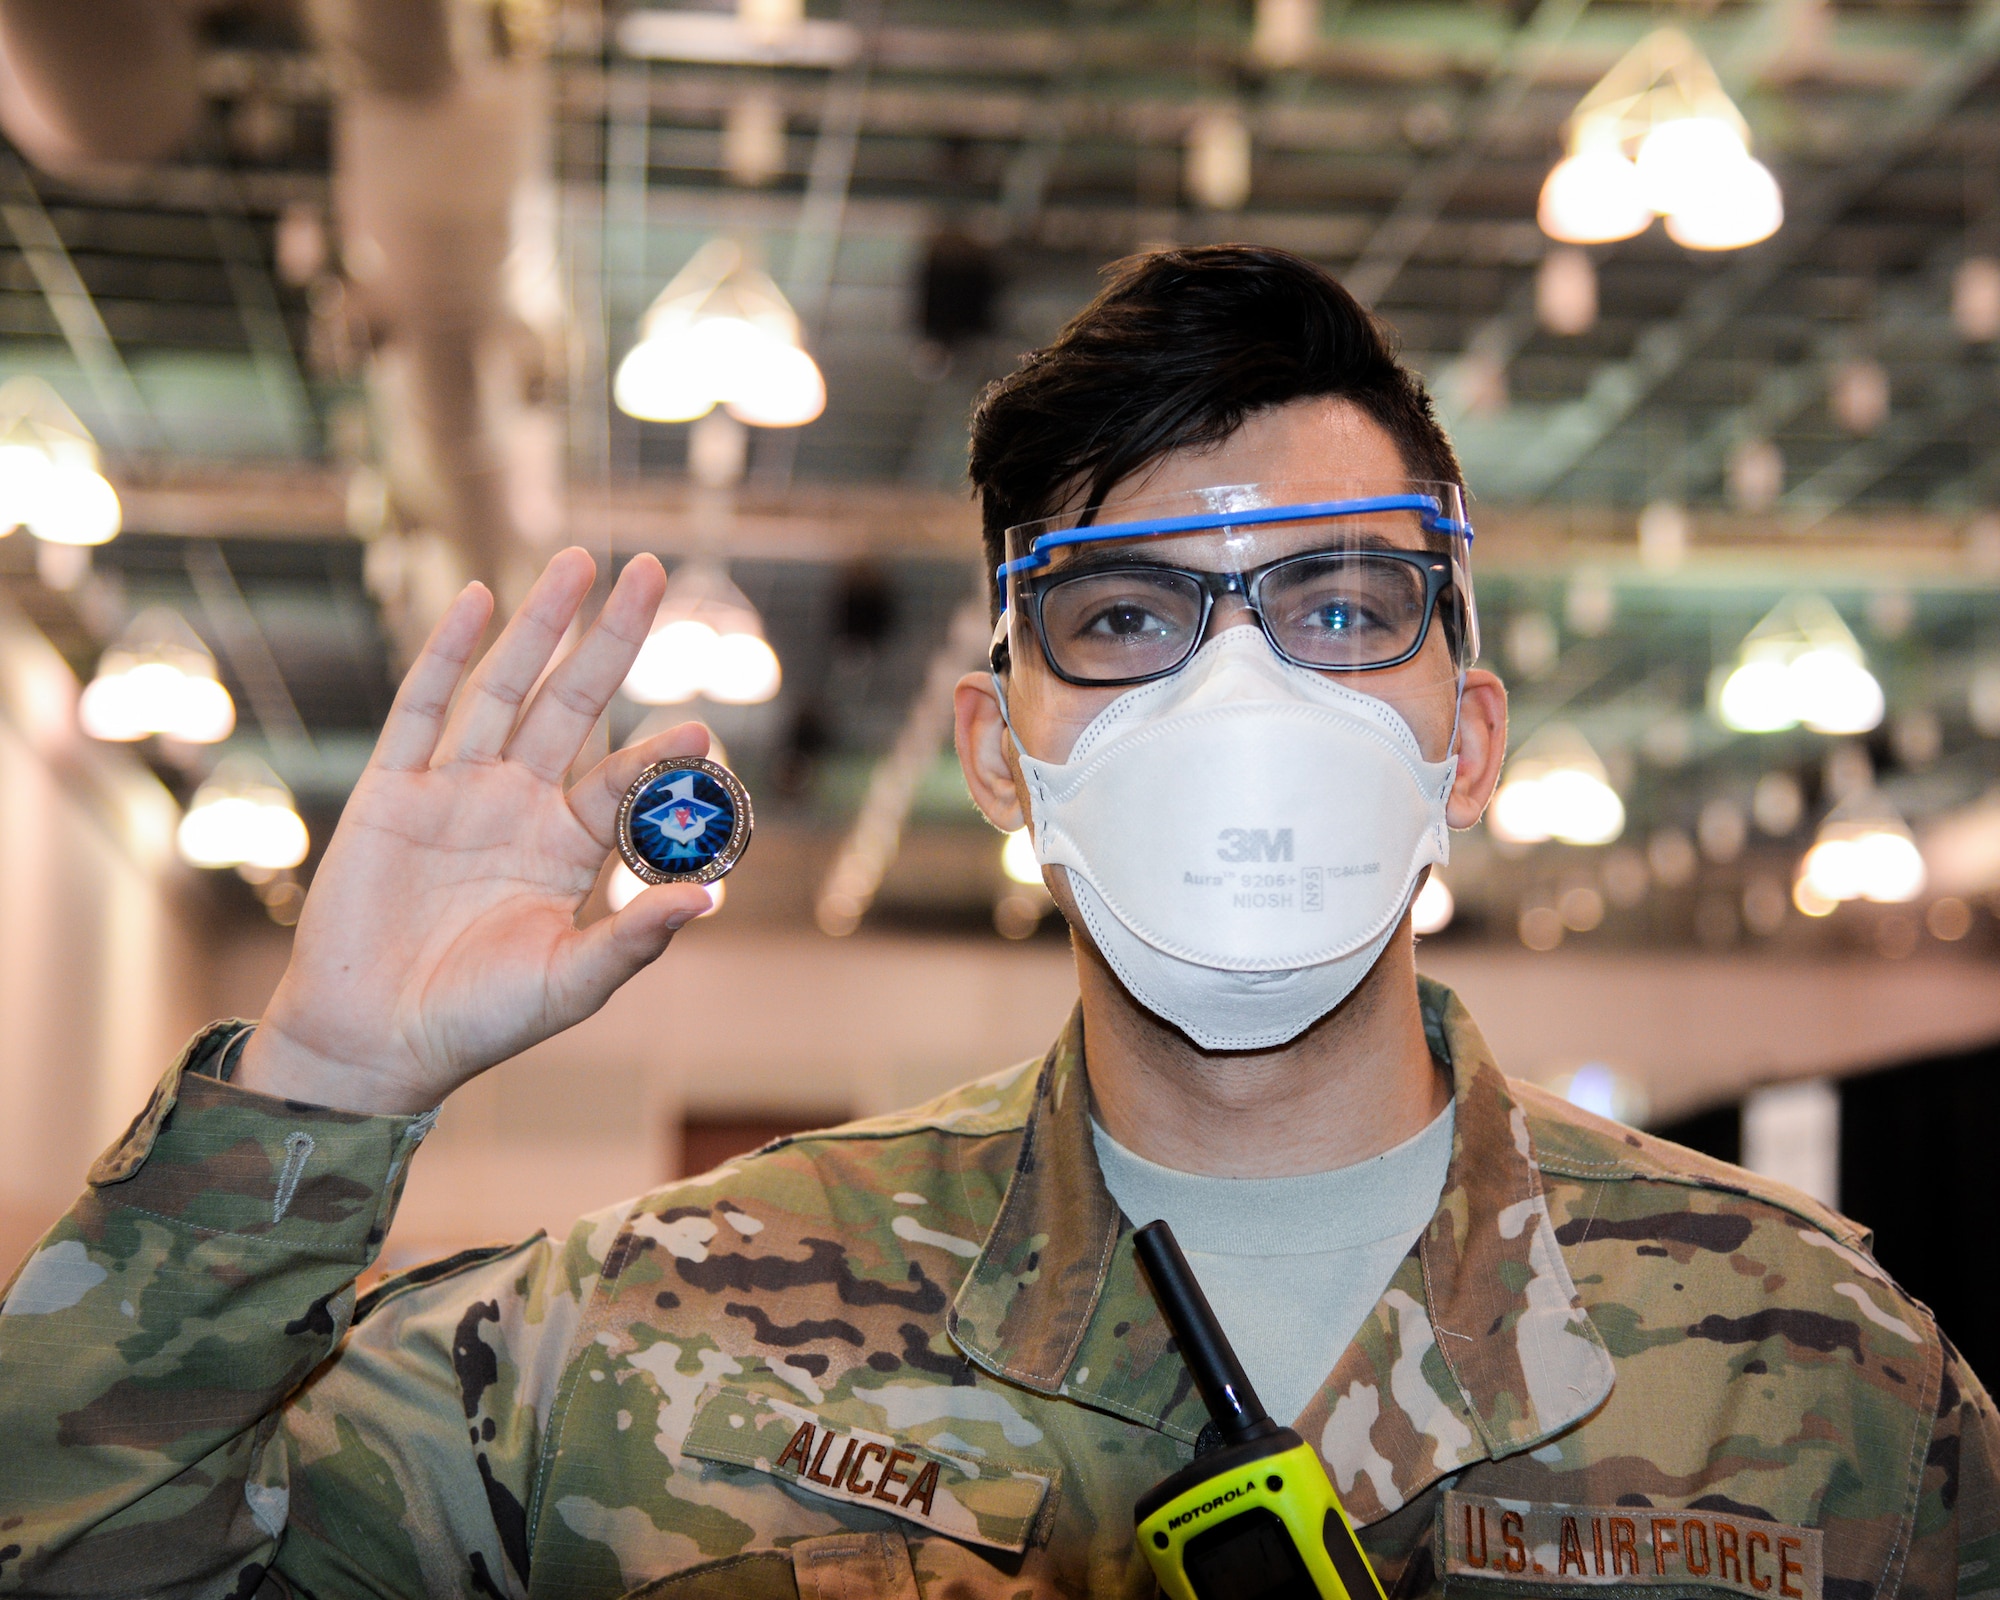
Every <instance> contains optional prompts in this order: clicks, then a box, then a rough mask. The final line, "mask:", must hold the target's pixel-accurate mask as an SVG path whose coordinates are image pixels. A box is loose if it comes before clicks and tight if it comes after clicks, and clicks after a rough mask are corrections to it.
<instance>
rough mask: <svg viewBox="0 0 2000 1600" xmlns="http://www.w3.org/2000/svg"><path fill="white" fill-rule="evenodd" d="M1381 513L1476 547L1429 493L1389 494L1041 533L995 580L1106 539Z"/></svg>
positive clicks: (1467, 530) (1464, 525) (1468, 530)
mask: <svg viewBox="0 0 2000 1600" xmlns="http://www.w3.org/2000/svg"><path fill="white" fill-rule="evenodd" d="M1378 511H1415V512H1417V513H1419V520H1420V521H1421V522H1422V524H1423V527H1424V531H1425V532H1426V533H1448V534H1452V535H1454V536H1457V537H1460V538H1463V539H1464V540H1465V542H1466V543H1467V544H1470V543H1471V542H1472V524H1471V523H1469V522H1461V521H1459V520H1458V519H1457V518H1455V517H1448V516H1446V515H1445V514H1444V502H1443V501H1442V500H1439V499H1438V498H1437V497H1436V496H1435V495H1428V494H1385V495H1375V496H1371V497H1369V498H1367V499H1362V500H1316V501H1311V502H1308V503H1305V504H1301V505H1289V506H1256V507H1253V508H1249V509H1246V510H1241V511H1204V512H1200V513H1198V514H1196V515H1194V516H1187V517H1155V518H1150V519H1144V520H1141V521H1138V522H1098V523H1087V524H1084V525H1082V526H1080V527H1075V528H1065V529H1062V530H1061V531H1060V532H1056V533H1044V534H1038V535H1037V536H1036V537H1035V539H1034V540H1033V542H1032V543H1030V544H1029V546H1028V553H1027V554H1026V555H1024V556H1021V557H1018V558H1017V559H1015V560H1013V561H1003V562H1001V563H1000V566H999V568H998V571H997V573H996V576H997V577H998V578H999V580H1000V586H1001V589H1002V590H1003V591H1004V590H1005V589H1006V586H1007V580H1008V579H1009V578H1012V577H1017V576H1019V575H1020V574H1022V573H1025V572H1038V571H1040V570H1041V569H1042V568H1043V567H1046V566H1047V565H1048V564H1049V552H1050V551H1052V550H1059V549H1062V548H1063V547H1064V546H1065V545H1073V544H1096V543H1099V542H1100V541H1102V540H1105V539H1144V538H1152V537H1161V536H1164V535H1167V534H1174V533H1205V532H1208V531H1209V530H1211V529H1214V528H1249V527H1257V526H1260V525H1263V524H1268V523H1277V522H1317V521H1320V520H1323V519H1324V518H1327V517H1362V516H1368V515H1370V514H1372V513H1374V512H1378Z"/></svg>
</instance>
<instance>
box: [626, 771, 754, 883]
mask: <svg viewBox="0 0 2000 1600" xmlns="http://www.w3.org/2000/svg"><path fill="white" fill-rule="evenodd" d="M752 825H753V822H752V818H751V814H750V791H749V790H748V789H746V788H744V787H743V783H742V780H741V779H739V778H738V777H737V776H736V774H735V773H733V772H731V771H730V770H729V769H728V768H727V767H725V766H721V765H719V764H718V763H716V762H713V761H705V760H703V759H702V758H701V757H700V756H679V757H677V758H675V759H674V760H671V761H656V762H654V763H653V765H651V766H650V767H648V768H647V769H646V770H645V771H644V772H642V773H640V774H639V776H638V779H637V780H636V781H635V782H634V783H633V785H632V787H631V788H629V789H627V790H626V791H625V798H624V799H623V800H622V801H620V802H619V805H618V854H619V855H620V856H621V857H623V858H624V862H625V865H626V866H628V867H630V868H631V869H632V873H633V876H635V877H637V878H639V879H640V880H641V881H642V882H645V883H713V882H714V881H715V880H716V879H717V878H719V877H721V876H722V875H723V874H724V873H725V872H727V871H728V870H729V869H730V868H731V867H733V866H735V865H736V863H737V862H738V861H739V860H741V859H742V857H743V852H744V851H745V850H747V849H749V848H750V831H751V827H752Z"/></svg>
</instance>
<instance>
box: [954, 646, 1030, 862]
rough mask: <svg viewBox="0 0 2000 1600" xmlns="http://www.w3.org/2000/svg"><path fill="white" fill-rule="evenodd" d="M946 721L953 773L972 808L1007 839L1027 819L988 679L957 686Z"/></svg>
mask: <svg viewBox="0 0 2000 1600" xmlns="http://www.w3.org/2000/svg"><path fill="white" fill-rule="evenodd" d="M952 715H953V736H954V742H955V743H956V744H957V745H958V767H959V771H961V772H963V773H964V774H965V787H966V788H967V789H968V790H970V791H971V793H972V801H973V804H974V805H976V806H978V807H979V809H980V811H981V812H982V813H984V815H985V817H986V820H987V821H988V822H990V823H992V824H993V826H994V827H996V828H998V829H999V830H1000V831H1001V832H1002V833H1012V832H1013V831H1014V830H1015V829H1016V828H1018V827H1020V826H1022V825H1023V823H1025V822H1026V821H1027V817H1026V815H1025V814H1024V813H1023V811H1022V809H1021V789H1020V784H1019V782H1018V781H1017V779H1016V776H1015V772H1014V763H1013V760H1012V756H1013V753H1014V752H1013V750H1012V748H1011V741H1010V740H1009V739H1008V736H1007V723H1006V720H1005V719H1004V718H1003V717H1002V716H1001V715H1000V694H999V691H998V690H997V689H995V688H994V687H993V675H992V674H991V673H987V672H968V673H967V674H966V675H965V676H964V677H962V678H960V679H959V680H958V687H957V688H955V689H954V690H952Z"/></svg>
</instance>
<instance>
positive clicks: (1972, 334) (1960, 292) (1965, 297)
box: [1951, 256, 2000, 344]
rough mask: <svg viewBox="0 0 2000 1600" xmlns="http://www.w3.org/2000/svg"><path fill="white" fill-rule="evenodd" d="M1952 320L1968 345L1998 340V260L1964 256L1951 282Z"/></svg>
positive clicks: (1999, 325)
mask: <svg viewBox="0 0 2000 1600" xmlns="http://www.w3.org/2000/svg"><path fill="white" fill-rule="evenodd" d="M1951 321H1952V326H1953V327H1955V328H1957V329H1958V336H1959V337H1960V338H1961V339H1964V340H1966V341H1967V342H1968V343H1971V344H1986V343H1988V342H1989V341H1991V340H1993V339H2000V261H1996V260H1995V259H1994V258H1993V257H1992V256H1967V257H1966V258H1965V259H1964V260H1963V261H1961V262H1959V264H1958V270H1957V271H1956V272H1955V273H1953V274H1952V279H1951Z"/></svg>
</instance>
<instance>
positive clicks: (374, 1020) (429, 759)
mask: <svg viewBox="0 0 2000 1600" xmlns="http://www.w3.org/2000/svg"><path fill="white" fill-rule="evenodd" d="M564 560H565V558H558V562H556V563H551V567H550V571H549V573H548V574H547V575H545V576H544V579H543V581H542V583H541V584H538V585H537V587H536V591H535V593H534V594H531V595H530V597H529V599H528V601H527V602H526V603H525V604H524V605H523V607H522V610H521V613H520V614H519V615H518V616H517V617H516V619H515V621H514V623H513V624H511V625H510V626H509V628H508V630H507V632H506V633H505V634H503V635H502V637H501V639H500V640H499V642H498V643H496V644H495V646H494V648H493V650H492V651H491V652H490V653H489V655H488V657H487V659H486V661H485V662H484V663H482V665H481V667H480V669H479V672H478V673H476V674H475V675H474V677H473V679H472V681H471V683H470V684H469V685H468V686H467V688H466V690H465V693H464V694H463V696H461V698H460V702H459V704H458V706H457V707H456V708H455V709H454V710H453V712H452V714H451V717H450V720H449V722H448V723H447V722H445V720H444V718H443V707H444V703H445V702H446V701H447V700H448V698H449V695H450V690H451V686H452V685H453V684H455V683H456V681H457V676H458V674H459V672H460V671H462V668H463V661H464V658H465V655H466V654H468V653H469V650H470V641H469V640H465V641H464V650H463V651H455V650H454V648H453V646H454V645H455V644H457V643H459V642H460V641H461V639H462V636H463V635H465V634H467V633H468V632H469V633H470V634H471V635H472V636H473V637H476V635H477V632H478V628H479V626H480V625H483V622H484V606H483V603H480V602H478V601H477V599H476V597H475V602H474V604H473V605H472V607H471V609H470V610H463V606H464V602H463V601H461V606H460V607H455V608H454V611H453V613H451V614H448V615H447V617H446V618H445V620H444V621H443V622H441V623H440V624H439V627H438V632H437V634H435V635H433V638H432V640H431V643H430V645H429V646H427V647H426V653H425V657H424V659H422V660H420V661H419V662H418V664H417V665H416V666H415V667H413V668H412V669H411V672H410V676H409V678H408V679H407V680H406V681H405V684H404V687H403V690H402V692H401V693H400V694H399V695H398V697H397V705H396V710H395V711H394V712H392V713H391V717H390V721H389V725H388V726H387V727H385V729H384V731H383V735H382V739H381V742H380V744H379V745H378V746H377V749H376V754H375V758H374V759H373V760H372V761H371V762H370V763H369V766H368V770H367V772H366V773H365V774H364V775H363V777H362V779H361V781H360V783H359V784H358V785H357V786H356V788H355V791H354V794H353V796H352V797H351V798H350V800H349V801H348V805H347V809H346V812H345V813H344V815H343V816H342V818H341V823H340V827H339V829H338V830H337V831H336V832H335V834H334V837H333V840H332V843H331V844H330V845H329V846H328V849H327V852H326V857H325V860H324V861H323V862H322V863H321V865H320V868H319V871H318V873H317V875H316V878H315V881H314V884H313V892H312V896H311V898H310V900H309V901H308V903H307V906H306V912H305V916H304V918H303V919H302V921H301V923H300V926H299V933H298V939H297V942H296V944H295V946H294V950H293V956H292V963H291V966H290V968H289V969H288V970H287V972H286V974H285V979H284V982H283V983H282V984H281V985H280V987H279V991H278V994H277V995H276V996H275V997H274V999H273V1002H272V1006H271V1009H270V1012H269V1014H268V1015H267V1017H266V1019H265V1026H264V1027H263V1028H260V1030H259V1032H258V1034H257V1036H256V1037H255V1040H254V1041H253V1046H252V1049H253V1051H256V1052H258V1055H257V1059H256V1061H255V1062H254V1063H253V1062H252V1061H251V1060H246V1062H245V1070H244V1077H245V1080H246V1081H252V1080H259V1081H252V1086H253V1087H273V1088H280V1087H283V1088H286V1089H287V1092H296V1091H297V1089H298V1088H300V1087H304V1086H305V1085H304V1084H303V1083H302V1082H301V1081H300V1080H301V1077H302V1078H305V1079H311V1080H312V1084H313V1085H315V1086H317V1097H318V1098H321V1099H322V1100H328V1101H331V1100H334V1099H335V1098H336V1097H335V1096H333V1095H331V1094H329V1091H328V1087H327V1082H326V1080H328V1079H329V1078H335V1079H337V1080H338V1082H337V1087H338V1089H339V1091H340V1092H339V1094H338V1096H337V1100H338V1103H343V1104H351V1105H354V1106H355V1107H356V1108H357V1109H416V1108H419V1107H421V1106H422V1105H428V1104H435V1103H436V1101H437V1100H439V1099H441V1098H443V1096H444V1095H445V1094H447V1093H449V1092H450V1091H451V1089H453V1088H455V1087H456V1086H457V1085H458V1084H459V1083H461V1082H463V1081H464V1080H465V1079H466V1078H468V1077H471V1076H472V1075H473V1074H475V1073H477V1072H479V1071H481V1070H483V1069H484V1068H485V1067H488V1066H491V1065H492V1064H494V1063H495V1062H498V1061H502V1060H505V1059H506V1058H507V1057H509V1056H511V1055H514V1054H517V1053H518V1052H520V1051H521V1050H523V1049H525V1048H527V1047H528V1046H529V1045H531V1044H534V1043H536V1042H537V1041H539V1040H541V1039H544V1038H547V1037H548V1036H549V1035H551V1034H554V1033H557V1032H559V1031H561V1030H562V1029H563V1028H566V1027H568V1026H570V1025H571V1024H572V1023H575V1022H577V1021H580V1020H581V1019H582V1018H584V1017H586V1016H588V1015H589V1014H590V1013H591V1012H593V1011H595V1010H596V1009H597V1007H598V1006H600V1005H602V1004H603V1002H604V1000H605V998H606V997H607V996H608V995H609V994H610V993H611V992H612V991H613V990H614V989H615V988H616V987H617V986H618V984H619V983H621V982H623V981H624V979H625V978H627V977H629V976H630V975H631V973H632V972H634V971H636V970H638V968H639V967H640V966H643V965H644V964H645V962H646V961H649V960H651V959H652V958H653V956H655V955H657V954H658V952H659V949H660V948H661V947H662V946H663V945H664V944H665V942H666V939H667V938H668V937H669V936H670V935H671V932H672V929H673V928H674V927H678V926H679V925H680V923H681V922H682V921H685V920H686V917H687V916H691V915H693V914H694V913H695V912H698V911H699V910H701V909H703V908H704V907H705V906H706V905H707V903H708V900H707V894H706V892H705V891H703V890H699V889H687V888H679V889H656V890H653V891H651V892H650V893H648V894H647V895H643V896H641V897H639V899H638V900H635V901H634V902H633V904H632V905H630V906H628V907H626V908H625V910H624V911H622V912H620V913H619V914H618V915H617V916H615V917H612V918H608V919H606V920H605V921H604V922H602V923H598V924H594V925H593V926H591V927H589V928H585V929H581V930H580V929H578V928H577V926H576V922H575V917H576V913H577V909H578V907H579V906H580V905H581V904H582V903H583V901H584V899H585V897H586V896H587V895H588V894H589V892H590V890H591V887H592V885H593V884H594V883H595V881H596V879H597V875H598V873H599V871H600V869H601V868H602V866H603V863H604V860H605V857H606V855H607V853H608V852H609V850H610V849H611V847H612V838H611V829H612V825H613V818H614V817H615V814H616V808H617V798H618V796H619V795H620V794H622V793H623V790H624V788H625V786H626V785H628V784H629V783H630V782H631V781H632V779H633V778H634V777H636V776H637V774H638V772H639V771H640V769H641V768H643V766H644V765H645V764H646V763H647V762H648V761H650V760H654V759H658V758H660V757H661V756H664V755H667V754H679V755H688V754H699V753H700V752H701V750H702V749H704V748H705V747H706V742H707V735H706V733H705V732H704V731H703V730H701V729H700V728H699V727H696V726H692V725H690V726H688V727H685V728H680V729H675V730H673V731H672V732H670V733H667V734H663V735H661V736H660V737H659V738H657V739H654V740H650V741H648V743H647V744H646V745H645V746H642V747H638V748H635V749H631V750H624V751H619V752H616V753H615V754H614V755H612V756H611V757H609V758H608V759H607V760H605V761H603V762H600V763H599V764H598V766H597V767H596V768H595V769H594V770H593V771H591V772H590V773H589V774H588V775H587V776H585V777H584V778H583V779H581V780H580V781H579V782H578V783H577V784H576V786H575V787H574V788H573V789H571V790H569V791H568V792H565V790H564V787H563V775H564V772H565V770H566V769H567V767H568V765H569V763H570V761H571V760H572V759H573V758H574V756H575V755H576V752H577V750H578V749H579V748H580V747H581V745H582V743H583V740H584V739H585V738H586V737H587V736H588V734H589V731H590V729H591V727H592V726H593V725H594V723H595V720H596V717H597V714H598V712H599V711H601V710H602V708H603V705H604V703H605V702H606V701H607V700H608V699H609V698H610V695H611V693H612V691H613V690H614V689H615V688H616V687H617V684H618V682H619V681H620V680H622V678H623V676H624V672H625V670H626V668H627V667H628V666H629V665H630V662H631V658H632V654H633V653H634V652H635V651H636V649H637V645H638V641H639V639H640V638H641V637H643V633H644V624H645V620H646V619H647V618H650V616H651V614H652V608H653V605H654V603H655V602H656V601H657V599H658V579H657V573H658V568H657V566H654V565H652V564H651V563H650V562H648V563H644V564H643V566H644V567H650V568H651V570H650V571H645V570H643V568H642V564H641V563H634V564H633V565H632V566H631V567H628V568H627V573H626V578H625V579H623V580H621V582H620V584H619V586H618V588H617V590H615V591H614V592H613V595H612V598H611V600H610V601H609V602H608V603H607V604H606V606H605V610H604V613H603V615H602V616H601V617H600V618H599V621H598V624H597V626H596V627H594V628H593V629H592V630H591V633H590V634H589V635H588V636H587V637H586V638H585V639H584V641H583V642H582V643H581V644H580V645H579V646H578V647H577V649H576V650H575V651H574V652H573V653H572V655H571V656H570V657H569V659H568V660H566V661H565V662H564V663H563V664H562V665H561V666H560V667H558V668H557V669H556V670H555V672H553V673H552V674H551V675H550V677H549V679H548V681H547V683H546V684H544V685H543V687H542V689H541V691H540V693H538V694H537V695H536V696H535V697H534V699H533V700H532V701H530V702H528V703H527V706H526V709H525V710H524V711H521V712H520V714H519V716H518V717H517V716H516V715H515V711H516V708H518V707H519V706H520V705H521V704H522V701H523V698H524V695H525V689H526V686H527V685H531V684H532V683H533V682H534V680H535V677H536V676H537V675H538V674H539V673H540V671H541V669H542V667H543V666H544V665H545V664H546V662H547V659H548V657H549V655H550V654H551V653H552V651H553V643H554V639H555V638H557V637H559V636H560V634H561V631H562V628H563V626H564V625H566V623H567V621H568V617H569V615H570V614H571V613H573V611H574V609H575V603H576V601H577V600H578V599H580V598H581V592H582V588H583V587H584V586H587V583H588V574H589V565H588V561H587V558H582V559H580V560H574V561H569V562H568V564H567V567H566V568H564V567H560V566H559V564H560V563H562V562H563V561H564ZM635 572H637V573H638V574H639V575H638V576H637V577H636V578H635V577H634V576H633V574H634V573H635ZM579 579H580V580H581V582H579ZM538 604H539V607H540V610H539V612H538V609H537V608H538ZM455 624H456V628H455ZM447 680H448V681H447ZM635 912H636V913H638V915H636V916H635V915H634V913H635ZM287 1057H289V1058H290V1061H291V1063H292V1065H293V1066H294V1067H295V1068H296V1075H295V1076H293V1077H291V1078H287V1076H286V1075H285V1074H284V1073H282V1072H279V1071H277V1070H276V1069H277V1066H278V1065H279V1064H280V1063H281V1062H283V1061H284V1059H285V1058H287ZM253 1065H254V1068H255V1071H254V1072H253V1070H252V1068H253Z"/></svg>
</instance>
